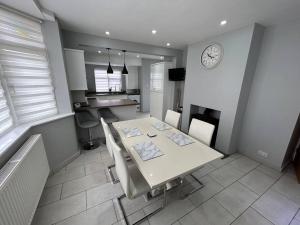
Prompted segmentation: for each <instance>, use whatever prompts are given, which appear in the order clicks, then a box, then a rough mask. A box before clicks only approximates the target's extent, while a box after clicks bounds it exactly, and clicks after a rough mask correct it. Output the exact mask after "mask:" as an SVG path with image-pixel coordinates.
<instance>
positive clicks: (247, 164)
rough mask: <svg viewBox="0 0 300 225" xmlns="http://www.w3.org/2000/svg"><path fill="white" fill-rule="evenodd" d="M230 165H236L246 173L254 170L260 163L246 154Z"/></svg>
mask: <svg viewBox="0 0 300 225" xmlns="http://www.w3.org/2000/svg"><path fill="white" fill-rule="evenodd" d="M229 165H232V166H234V167H235V168H237V169H238V170H239V171H242V172H243V173H244V174H245V173H248V172H249V171H251V170H253V169H254V168H256V167H257V166H258V165H259V163H258V162H256V161H254V160H252V159H249V158H248V157H246V156H242V157H240V158H238V159H236V160H234V161H232V162H231V163H229Z"/></svg>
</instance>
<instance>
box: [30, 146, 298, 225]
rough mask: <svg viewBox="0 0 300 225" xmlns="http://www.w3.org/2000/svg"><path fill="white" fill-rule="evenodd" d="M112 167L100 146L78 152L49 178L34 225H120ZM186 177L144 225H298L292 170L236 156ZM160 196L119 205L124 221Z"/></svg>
mask: <svg viewBox="0 0 300 225" xmlns="http://www.w3.org/2000/svg"><path fill="white" fill-rule="evenodd" d="M110 163H111V159H110V157H109V155H108V152H107V149H106V148H105V146H102V147H100V148H99V149H97V150H93V151H87V152H84V153H82V154H81V155H80V156H79V157H78V158H77V159H75V160H74V161H73V162H71V163H70V164H69V165H68V166H66V167H65V168H63V169H62V170H61V171H59V172H58V173H56V174H54V175H52V176H50V177H49V179H48V181H47V184H46V188H45V190H44V193H43V196H42V198H41V200H40V203H39V207H38V209H37V211H36V214H35V217H34V221H33V225H100V224H101V225H111V224H114V225H121V224H124V219H123V218H122V216H121V214H120V209H119V206H118V204H117V201H116V197H117V196H119V195H121V194H122V193H123V192H122V189H121V187H120V185H119V184H112V183H110V180H109V178H108V175H107V172H106V165H108V164H110ZM194 175H195V176H196V177H197V178H199V179H200V180H201V181H202V182H203V183H204V184H205V186H204V187H203V188H202V189H200V190H199V191H197V192H195V193H194V194H192V195H190V196H189V197H188V198H185V199H182V198H181V196H182V195H183V194H184V192H187V191H189V190H191V189H192V188H193V187H197V185H198V184H197V183H196V182H195V181H194V180H193V179H192V178H191V177H187V178H186V180H185V183H184V185H183V186H182V187H181V188H177V189H176V188H175V189H173V190H171V191H169V192H168V195H167V196H168V204H167V206H166V208H165V209H164V210H162V211H161V212H159V213H158V214H156V215H154V216H153V217H151V218H149V219H148V220H146V221H144V222H143V223H142V224H143V225H160V224H161V225H171V224H174V225H194V224H200V225H223V224H224V225H226V224H233V225H272V224H274V225H300V211H299V207H300V185H299V184H297V182H296V178H295V175H294V174H293V172H292V170H287V172H285V173H279V172H277V171H275V170H272V169H270V168H268V167H265V166H263V165H261V164H259V163H257V162H256V161H253V160H251V159H249V158H247V157H245V156H242V155H240V154H234V155H232V156H230V157H228V158H226V159H223V160H216V161H214V162H212V163H210V164H208V165H206V166H205V167H203V168H201V169H200V170H199V171H196V172H195V173H194ZM161 201H162V200H161V197H158V198H154V199H152V200H151V201H148V202H146V201H145V200H144V198H143V197H140V198H137V199H135V200H128V199H126V198H125V199H124V200H123V202H122V203H123V205H124V208H125V210H126V215H127V218H128V220H129V221H130V222H135V221H137V220H138V219H139V218H141V217H143V216H144V215H145V214H148V213H150V212H152V211H153V210H154V209H156V208H157V207H159V206H160V204H161Z"/></svg>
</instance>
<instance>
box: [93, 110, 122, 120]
mask: <svg viewBox="0 0 300 225" xmlns="http://www.w3.org/2000/svg"><path fill="white" fill-rule="evenodd" d="M98 116H99V120H100V118H101V117H102V118H103V119H104V121H105V122H106V123H108V124H112V123H114V122H118V121H119V118H118V117H117V116H116V115H115V114H113V112H112V111H111V110H110V109H109V108H100V109H98Z"/></svg>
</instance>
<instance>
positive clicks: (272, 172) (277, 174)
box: [256, 165, 282, 179]
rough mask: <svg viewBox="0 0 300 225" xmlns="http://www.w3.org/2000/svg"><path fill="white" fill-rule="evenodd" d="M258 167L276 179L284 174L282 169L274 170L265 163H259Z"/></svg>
mask: <svg viewBox="0 0 300 225" xmlns="http://www.w3.org/2000/svg"><path fill="white" fill-rule="evenodd" d="M256 169H257V170H259V171H260V172H262V173H264V174H266V175H268V176H270V177H273V178H275V179H277V178H279V177H280V176H281V175H282V173H281V172H280V171H277V170H274V169H272V168H270V167H267V166H265V165H259V166H258V167H257V168H256Z"/></svg>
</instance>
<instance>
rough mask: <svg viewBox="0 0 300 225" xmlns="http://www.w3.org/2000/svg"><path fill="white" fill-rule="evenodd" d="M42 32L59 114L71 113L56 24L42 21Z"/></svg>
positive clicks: (58, 31) (62, 55)
mask: <svg viewBox="0 0 300 225" xmlns="http://www.w3.org/2000/svg"><path fill="white" fill-rule="evenodd" d="M42 31H43V36H44V40H45V44H46V46H47V52H48V57H49V63H50V69H51V74H52V77H53V82H54V86H55V97H56V102H57V106H58V111H59V113H69V112H72V107H71V99H70V93H69V89H68V82H67V75H66V69H65V64H64V54H63V49H62V43H61V37H60V30H59V26H58V23H57V22H51V21H44V22H43V23H42Z"/></svg>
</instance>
